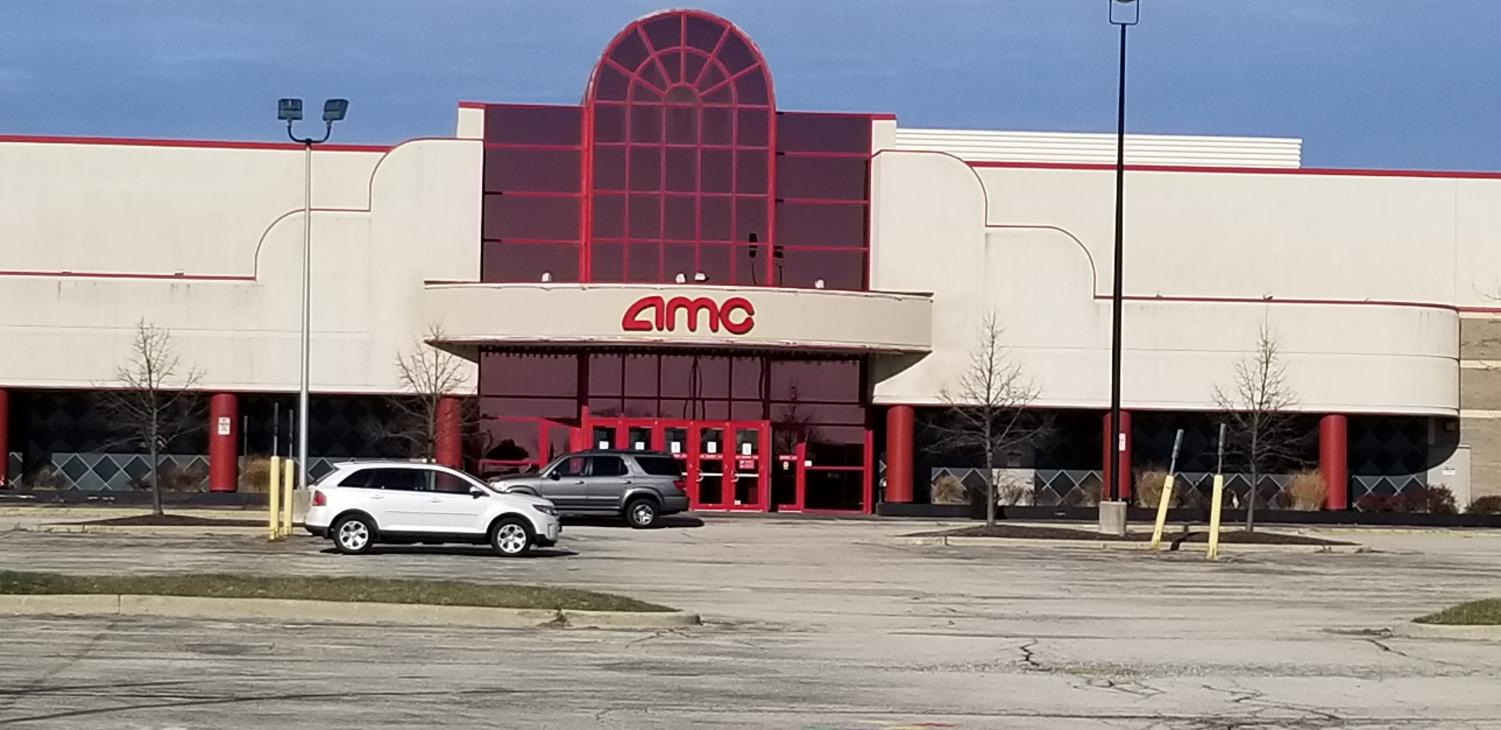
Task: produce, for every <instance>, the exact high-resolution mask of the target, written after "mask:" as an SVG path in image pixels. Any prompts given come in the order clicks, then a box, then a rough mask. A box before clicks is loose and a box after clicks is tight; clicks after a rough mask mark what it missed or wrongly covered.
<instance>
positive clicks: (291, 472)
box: [281, 459, 297, 538]
mask: <svg viewBox="0 0 1501 730" xmlns="http://www.w3.org/2000/svg"><path fill="white" fill-rule="evenodd" d="M286 465H287V471H286V474H284V475H283V476H282V480H281V489H282V494H281V536H282V537H284V538H285V537H291V536H292V490H293V489H294V488H296V486H297V477H296V474H297V471H296V468H297V462H296V461H293V460H292V459H287V460H286Z"/></svg>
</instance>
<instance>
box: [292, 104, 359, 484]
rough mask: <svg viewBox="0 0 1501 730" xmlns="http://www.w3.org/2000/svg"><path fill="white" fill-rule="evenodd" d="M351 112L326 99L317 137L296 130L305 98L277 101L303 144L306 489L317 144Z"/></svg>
mask: <svg viewBox="0 0 1501 730" xmlns="http://www.w3.org/2000/svg"><path fill="white" fill-rule="evenodd" d="M348 112H349V100H348V99H329V100H327V101H325V102H323V136H322V137H318V138H316V139H315V138H313V137H298V136H297V135H296V134H293V133H292V123H293V122H299V121H302V100H301V99H281V100H279V101H277V102H276V118H277V119H279V120H281V121H283V122H286V123H287V136H288V137H290V138H291V139H292V141H293V142H296V143H298V144H301V145H302V165H303V173H302V346H301V355H300V357H299V361H300V362H299V365H300V369H299V370H300V375H299V378H298V384H297V488H298V489H306V488H307V486H308V453H307V442H308V438H307V434H308V400H309V397H308V391H309V374H310V371H311V368H310V367H309V363H310V362H311V360H310V358H309V349H310V345H311V342H312V298H313V277H312V272H313V266H312V261H313V247H312V242H313V145H316V144H322V143H324V142H327V141H328V137H329V135H331V134H333V131H334V122H339V121H343V120H344V115H345V114H347V113H348Z"/></svg>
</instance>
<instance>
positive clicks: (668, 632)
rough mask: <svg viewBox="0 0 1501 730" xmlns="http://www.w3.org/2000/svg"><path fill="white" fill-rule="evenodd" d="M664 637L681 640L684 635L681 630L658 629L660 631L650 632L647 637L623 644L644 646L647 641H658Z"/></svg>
mask: <svg viewBox="0 0 1501 730" xmlns="http://www.w3.org/2000/svg"><path fill="white" fill-rule="evenodd" d="M664 636H676V637H680V638H681V637H683V636H685V634H684V633H683V631H682V630H681V629H660V630H657V631H653V632H651V634H649V635H647V636H643V637H641V638H639V639H631V640H630V641H627V642H626V643H625V645H626V646H636V645H637V644H644V643H646V642H648V641H653V640H655V639H660V638H662V637H664Z"/></svg>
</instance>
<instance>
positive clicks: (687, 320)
mask: <svg viewBox="0 0 1501 730" xmlns="http://www.w3.org/2000/svg"><path fill="white" fill-rule="evenodd" d="M700 322H703V323H704V324H705V325H706V326H708V328H709V331H710V332H718V331H719V330H721V329H723V330H724V331H725V332H728V333H729V334H732V335H743V334H745V333H747V332H750V331H751V328H753V327H755V326H756V308H755V307H754V306H752V305H751V303H750V301H749V300H747V299H746V298H745V297H730V298H728V299H725V300H724V301H723V302H716V301H714V300H713V299H710V298H709V297H693V298H689V297H672V298H671V299H667V298H664V297H659V296H650V297H642V298H640V299H637V300H636V301H635V302H634V303H632V304H631V306H630V307H627V308H626V310H625V316H623V317H621V318H620V328H621V329H623V330H625V331H626V332H674V331H676V330H677V329H678V328H679V327H686V328H687V330H688V331H689V332H697V331H698V328H699V325H700Z"/></svg>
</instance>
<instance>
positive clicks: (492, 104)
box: [459, 101, 584, 109]
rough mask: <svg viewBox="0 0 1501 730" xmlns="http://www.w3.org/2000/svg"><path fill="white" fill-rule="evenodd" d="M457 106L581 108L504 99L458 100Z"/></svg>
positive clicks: (474, 107) (577, 105) (580, 107)
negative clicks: (513, 101)
mask: <svg viewBox="0 0 1501 730" xmlns="http://www.w3.org/2000/svg"><path fill="white" fill-rule="evenodd" d="M459 106H461V107H463V108H465V109H490V108H493V107H506V108H512V109H515V108H521V109H583V108H584V107H583V106H581V105H579V104H536V103H526V102H515V103H512V102H506V101H460V102H459Z"/></svg>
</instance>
